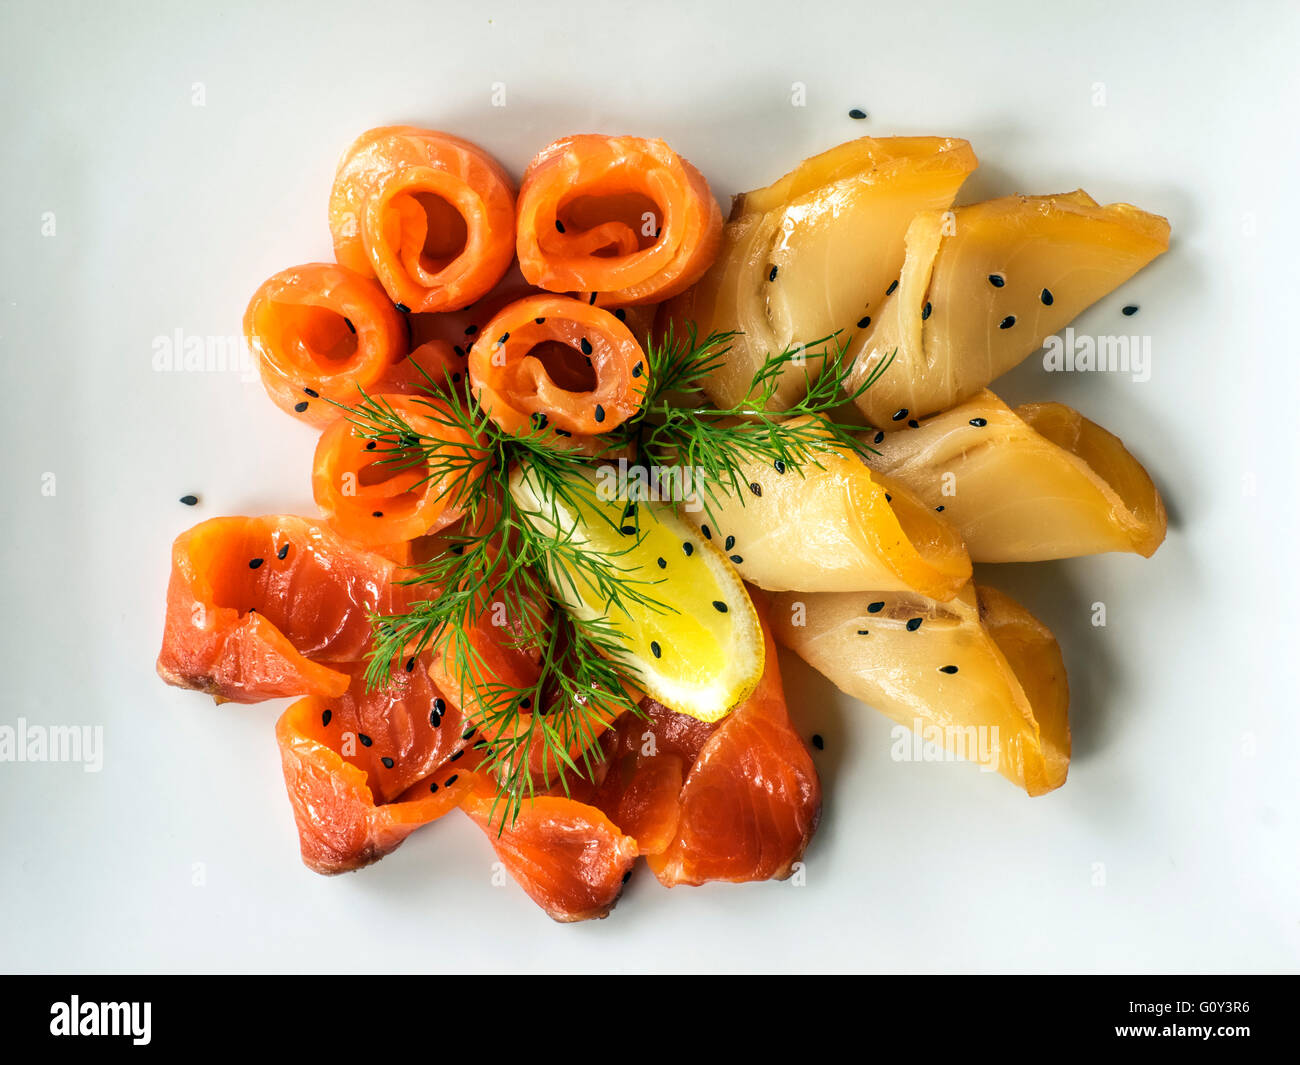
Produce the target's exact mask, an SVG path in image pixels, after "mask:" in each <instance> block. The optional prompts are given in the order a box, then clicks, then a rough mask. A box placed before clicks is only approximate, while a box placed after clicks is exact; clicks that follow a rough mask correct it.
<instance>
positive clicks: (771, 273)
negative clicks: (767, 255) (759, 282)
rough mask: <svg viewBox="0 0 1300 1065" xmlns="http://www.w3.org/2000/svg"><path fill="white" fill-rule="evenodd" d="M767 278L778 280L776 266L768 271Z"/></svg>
mask: <svg viewBox="0 0 1300 1065" xmlns="http://www.w3.org/2000/svg"><path fill="white" fill-rule="evenodd" d="M767 279H768V280H769V281H775V280H776V267H775V266H774V267H772V269H770V270H769V271H768V272H767Z"/></svg>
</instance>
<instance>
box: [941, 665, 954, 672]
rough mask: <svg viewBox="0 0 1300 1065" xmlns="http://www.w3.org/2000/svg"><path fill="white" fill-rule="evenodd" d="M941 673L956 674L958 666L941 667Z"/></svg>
mask: <svg viewBox="0 0 1300 1065" xmlns="http://www.w3.org/2000/svg"><path fill="white" fill-rule="evenodd" d="M939 672H940V673H956V672H957V667H956V666H940V667H939Z"/></svg>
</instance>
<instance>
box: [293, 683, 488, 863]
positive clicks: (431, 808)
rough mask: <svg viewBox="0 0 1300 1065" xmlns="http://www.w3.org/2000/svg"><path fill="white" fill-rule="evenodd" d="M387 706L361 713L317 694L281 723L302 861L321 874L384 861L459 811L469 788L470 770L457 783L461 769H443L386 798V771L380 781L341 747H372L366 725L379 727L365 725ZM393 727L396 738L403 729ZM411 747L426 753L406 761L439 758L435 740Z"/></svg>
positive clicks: (408, 763) (449, 725)
mask: <svg viewBox="0 0 1300 1065" xmlns="http://www.w3.org/2000/svg"><path fill="white" fill-rule="evenodd" d="M388 705H389V706H390V707H392V706H395V705H400V703H389V704H388ZM349 706H350V712H349ZM383 706H384V702H383V701H380V702H378V703H374V704H372V706H371V710H372V713H362V714H358V713H357V704H355V703H352V704H349V705H345V706H340V705H339V704H338V703H337V702H336V701H334V700H329V699H323V698H321V697H319V696H309V697H308V698H306V699H301V700H299V701H298V702H296V703H294V704H293V705H292V706H290V707H289V709H288V710H286V711H285V712H284V714H283V715H282V716H281V717H280V720H279V721H278V722H277V723H276V727H275V738H276V742H277V743H278V744H279V746H280V761H281V765H282V767H283V770H284V782H285V787H286V789H287V790H288V793H289V802H290V804H291V805H292V807H293V813H294V819H295V821H296V822H297V825H298V839H299V846H300V850H301V852H302V860H303V862H304V864H306V865H307V867H308V868H310V869H312V870H314V871H315V872H317V873H323V874H327V875H328V874H334V873H345V872H349V871H351V870H354V869H360V868H362V867H363V866H367V865H370V864H372V863H373V862H377V861H378V860H379V859H380V858H382V857H384V855H386V854H389V853H391V852H392V851H393V850H395V849H396V848H397V847H398V846H399V845H400V844H401V843H402V842H403V841H404V840H405V839H406V837H407V836H409V835H410V834H411V833H412V832H414V831H415V830H416V829H417V828H419V827H420V826H421V825H427V824H428V823H429V822H431V821H435V820H437V819H438V818H439V817H441V816H442V815H443V814H445V813H447V812H448V811H449V810H454V809H455V808H456V806H457V805H458V804H459V803H460V801H461V799H462V798H463V797H464V796H465V795H466V793H467V792H468V791H469V788H470V783H471V777H470V775H466V776H465V777H464V778H463V779H456V780H450V779H449V778H450V777H452V776H455V775H456V774H454V773H452V772H440V773H435V774H433V775H432V776H430V777H428V778H426V779H422V780H419V781H417V782H416V783H414V784H412V785H411V786H410V787H409V788H407V789H406V790H405V791H402V792H401V793H399V794H398V795H396V796H395V797H393V798H392V799H391V801H387V802H385V801H382V800H381V799H379V798H378V797H377V794H376V789H377V788H382V786H383V777H382V775H381V776H380V777H379V778H378V779H377V777H376V773H375V772H374V769H373V767H372V768H371V769H369V770H368V769H367V768H364V767H363V766H362V765H360V764H358V759H357V757H356V756H355V755H349V756H346V757H345V755H344V754H343V753H341V752H342V751H344V750H345V749H348V750H351V749H353V748H356V747H357V746H358V745H361V746H360V749H361V750H362V751H367V750H368V749H369V748H367V747H366V746H364V745H363V741H361V740H360V739H359V737H360V736H362V735H367V734H366V733H363V732H361V731H360V730H361V729H362V728H371V729H375V728H376V726H375V725H373V724H364V723H363V722H366V721H368V720H371V719H373V717H374V714H373V711H382V709H383ZM414 709H416V710H418V707H416V708H414ZM443 727H444V728H446V729H448V733H447V735H450V734H451V730H452V729H453V728H454V726H453V723H452V722H451V721H447V722H444V725H443ZM389 728H390V735H392V734H394V733H396V732H397V729H394V728H393V726H391V725H390V726H389ZM352 730H356V734H355V735H354V734H353V731H352ZM376 731H377V729H376ZM367 738H369V736H368V735H367ZM377 742H378V741H376V743H377ZM411 746H412V747H413V748H414V749H415V750H418V751H419V752H420V757H419V758H415V759H406V760H405V763H404V764H405V765H406V766H407V767H408V768H409V767H410V766H412V765H415V764H418V763H419V762H420V761H426V760H428V759H429V758H430V757H436V754H435V753H434V749H433V748H431V747H430V746H429V745H428V744H427V743H424V742H420V743H414V744H412V745H411ZM377 764H378V765H382V762H377Z"/></svg>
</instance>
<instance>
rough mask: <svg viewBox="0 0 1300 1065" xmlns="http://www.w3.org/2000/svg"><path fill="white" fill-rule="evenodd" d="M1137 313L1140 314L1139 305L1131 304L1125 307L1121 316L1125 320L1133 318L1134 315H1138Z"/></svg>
mask: <svg viewBox="0 0 1300 1065" xmlns="http://www.w3.org/2000/svg"><path fill="white" fill-rule="evenodd" d="M1137 312H1138V309H1137V304H1136V303H1130V304H1129V305H1128V306H1127V307H1125V308H1124V309H1123V310H1121V311H1120V314H1122V315H1123V316H1124V317H1125V318H1132V317H1133V315H1135V314H1137Z"/></svg>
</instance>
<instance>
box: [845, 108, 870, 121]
mask: <svg viewBox="0 0 1300 1065" xmlns="http://www.w3.org/2000/svg"><path fill="white" fill-rule="evenodd" d="M866 117H867V113H866V112H865V111H863V110H862V108H860V107H855V108H853V110H852V111H850V112H849V118H856V119H859V120H861V119H864V118H866Z"/></svg>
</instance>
